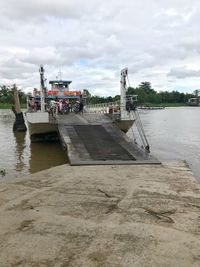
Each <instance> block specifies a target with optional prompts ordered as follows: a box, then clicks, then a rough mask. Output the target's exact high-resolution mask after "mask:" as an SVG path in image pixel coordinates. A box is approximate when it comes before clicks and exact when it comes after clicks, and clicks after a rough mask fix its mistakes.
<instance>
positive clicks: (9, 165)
mask: <svg viewBox="0 0 200 267" xmlns="http://www.w3.org/2000/svg"><path fill="white" fill-rule="evenodd" d="M13 122H14V117H13V115H12V114H11V113H10V112H9V111H5V110H0V170H2V169H3V170H4V169H5V171H6V175H5V176H4V175H1V174H0V179H2V180H4V179H7V180H10V179H13V178H15V177H18V176H21V175H26V174H30V173H35V172H38V171H41V170H45V169H48V168H51V167H53V166H58V165H61V164H65V163H66V162H67V157H66V155H65V153H64V151H63V150H62V147H61V145H60V144H59V143H56V142H52V143H50V142H49V143H31V142H30V139H29V133H28V131H27V132H26V133H22V132H18V133H13V130H12V127H13Z"/></svg>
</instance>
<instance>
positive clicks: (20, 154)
mask: <svg viewBox="0 0 200 267" xmlns="http://www.w3.org/2000/svg"><path fill="white" fill-rule="evenodd" d="M13 134H14V137H15V143H16V150H15V156H16V165H15V170H16V171H18V172H21V171H22V170H23V169H24V168H25V165H26V164H25V160H24V149H25V148H26V143H25V137H26V133H24V132H15V133H13Z"/></svg>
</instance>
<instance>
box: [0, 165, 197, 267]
mask: <svg viewBox="0 0 200 267" xmlns="http://www.w3.org/2000/svg"><path fill="white" fill-rule="evenodd" d="M0 192H1V198H0V238H1V242H0V266H3V267H10V266H23V267H24V266H26V267H29V266H34V267H47V266H48V267H53V266H54V267H64V266H69V267H79V266H80V267H82V266H87V267H97V266H99V267H100V266H103V267H122V266H123V267H145V266H148V267H149V266H155V267H156V266H157V267H160V266H162V267H171V266H181V267H188V266H193V267H198V266H200V252H199V246H200V220H199V215H200V193H199V185H197V183H196V181H195V178H194V176H193V174H192V172H191V171H190V169H188V167H187V166H186V165H185V164H178V165H177V164H170V165H143V166H137V165H134V166H130V165H129V166H119V165H118V166H116V165H112V166H78V167H73V166H68V165H63V166H60V167H55V168H52V169H49V170H46V171H42V172H40V173H36V174H33V175H30V176H27V177H24V178H21V179H17V180H15V181H13V182H7V183H6V182H5V183H3V184H1V185H0Z"/></svg>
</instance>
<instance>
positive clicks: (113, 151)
mask: <svg viewBox="0 0 200 267" xmlns="http://www.w3.org/2000/svg"><path fill="white" fill-rule="evenodd" d="M58 133H59V137H60V140H61V144H62V146H63V147H64V149H65V150H66V153H67V156H68V159H69V163H70V164H71V165H102V164H103V165H107V164H118V165H124V164H125V165H134V164H159V161H158V160H157V159H155V158H154V157H153V156H151V155H150V154H149V153H147V152H145V151H144V150H142V149H141V148H139V146H137V145H136V144H135V143H134V142H133V141H132V140H130V139H129V138H128V137H127V136H126V134H125V133H123V132H122V131H121V130H120V129H119V128H118V127H117V126H116V125H115V124H114V122H113V121H112V120H111V119H110V117H108V116H106V115H105V114H100V113H97V114H95V113H83V114H74V113H70V114H68V115H60V116H58Z"/></svg>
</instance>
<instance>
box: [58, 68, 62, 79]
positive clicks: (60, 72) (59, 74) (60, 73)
mask: <svg viewBox="0 0 200 267" xmlns="http://www.w3.org/2000/svg"><path fill="white" fill-rule="evenodd" d="M58 77H59V78H60V81H62V71H61V70H59V72H58Z"/></svg>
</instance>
